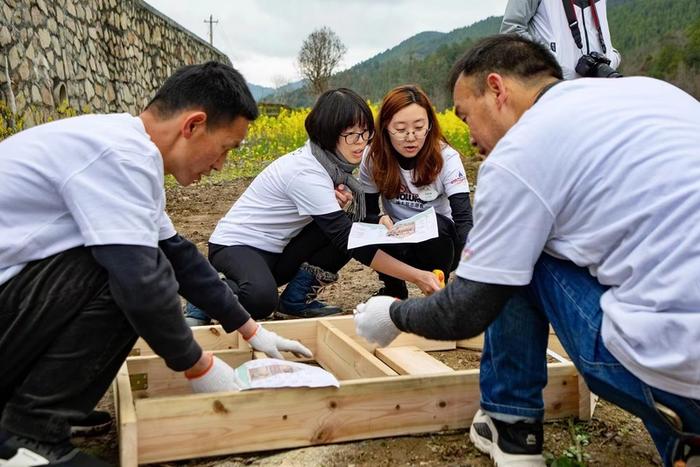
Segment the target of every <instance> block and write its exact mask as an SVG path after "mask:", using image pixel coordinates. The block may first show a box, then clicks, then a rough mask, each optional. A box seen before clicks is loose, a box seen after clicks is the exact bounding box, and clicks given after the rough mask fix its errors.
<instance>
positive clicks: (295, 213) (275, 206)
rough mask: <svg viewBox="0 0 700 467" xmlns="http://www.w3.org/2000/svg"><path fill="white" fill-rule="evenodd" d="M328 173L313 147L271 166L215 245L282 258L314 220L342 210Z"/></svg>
mask: <svg viewBox="0 0 700 467" xmlns="http://www.w3.org/2000/svg"><path fill="white" fill-rule="evenodd" d="M339 210H340V206H339V205H338V201H337V200H336V198H335V187H334V185H333V180H331V177H330V175H328V172H326V170H325V169H324V168H323V166H322V165H321V163H320V162H318V161H317V160H316V158H315V157H314V156H313V154H311V148H310V146H309V143H308V142H307V143H306V144H305V145H304V146H302V147H300V148H299V149H297V150H295V151H293V152H290V153H289V154H286V155H284V156H282V157H280V158H279V159H277V160H275V161H274V162H273V163H271V164H270V165H268V166H267V167H265V170H263V171H262V172H261V173H260V175H258V176H257V177H255V180H253V183H251V184H250V186H249V187H248V189H247V190H246V191H245V192H244V193H243V194H242V195H241V197H240V198H238V201H236V202H235V203H234V205H233V206H232V207H231V209H230V210H229V211H228V213H226V215H225V216H224V217H223V218H222V219H221V220H220V221H219V223H218V224H217V225H216V229H214V232H213V233H212V234H211V237H210V238H209V241H210V242H211V243H216V244H218V245H226V246H232V245H247V246H252V247H255V248H259V249H261V250H264V251H269V252H271V253H281V252H282V250H284V247H285V246H287V243H289V241H290V240H291V239H292V238H294V237H295V236H297V235H298V234H299V232H301V230H302V229H303V228H304V227H306V225H308V224H309V223H310V222H311V221H312V218H311V216H317V215H323V214H329V213H331V212H335V211H339Z"/></svg>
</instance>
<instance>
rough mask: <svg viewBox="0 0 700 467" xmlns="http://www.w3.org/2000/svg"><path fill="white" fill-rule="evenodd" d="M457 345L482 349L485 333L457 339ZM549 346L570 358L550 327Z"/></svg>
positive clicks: (461, 347) (463, 347) (557, 352)
mask: <svg viewBox="0 0 700 467" xmlns="http://www.w3.org/2000/svg"><path fill="white" fill-rule="evenodd" d="M457 347H458V348H460V349H471V350H482V349H483V348H484V335H483V334H479V335H478V336H476V337H471V338H469V339H460V340H458V341H457ZM547 348H548V349H550V350H552V351H553V352H555V353H556V354H558V355H559V356H562V357H564V358H566V359H569V355H568V354H567V353H566V350H564V346H563V345H561V342H559V339H558V338H557V335H556V334H555V333H554V330H552V328H551V327H550V329H549V341H548V342H547Z"/></svg>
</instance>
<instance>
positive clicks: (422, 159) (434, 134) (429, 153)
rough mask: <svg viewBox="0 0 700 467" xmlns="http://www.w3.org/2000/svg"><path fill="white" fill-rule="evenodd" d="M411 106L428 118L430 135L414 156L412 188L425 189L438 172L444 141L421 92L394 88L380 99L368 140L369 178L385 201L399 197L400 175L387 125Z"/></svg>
mask: <svg viewBox="0 0 700 467" xmlns="http://www.w3.org/2000/svg"><path fill="white" fill-rule="evenodd" d="M411 104H418V105H420V106H421V107H423V108H424V109H425V111H426V113H427V114H428V125H429V126H430V131H428V134H427V135H426V137H425V142H424V143H423V147H422V148H421V150H420V151H419V152H418V154H417V155H416V166H415V168H414V170H413V183H414V184H415V185H416V186H425V185H429V184H430V183H432V182H433V181H435V179H436V178H437V176H438V174H439V173H440V171H441V170H442V165H443V160H442V146H443V145H444V144H447V140H446V139H445V137H444V136H443V134H442V131H441V130H440V125H439V124H438V121H437V117H436V115H435V111H434V110H433V106H432V104H431V103H430V100H429V99H428V96H427V95H426V94H425V92H424V91H423V90H422V89H421V88H420V87H418V86H416V85H404V86H398V87H396V88H394V89H392V90H391V91H389V93H388V94H387V95H386V96H384V100H382V105H381V108H380V109H379V116H378V117H377V124H376V130H375V135H376V136H375V138H374V139H373V140H372V146H371V147H370V153H369V157H370V160H371V165H372V178H373V179H374V183H375V184H376V185H377V188H378V189H379V192H380V193H381V194H382V195H384V196H385V197H386V198H387V199H394V198H396V197H398V196H399V193H400V190H401V176H400V174H401V172H400V168H399V163H398V161H397V160H396V156H397V155H398V152H397V151H396V149H394V146H393V145H392V144H391V139H390V135H389V131H388V129H387V127H388V125H389V122H391V119H392V118H394V115H396V113H397V112H399V111H400V110H401V109H403V108H404V107H408V106H409V105H411Z"/></svg>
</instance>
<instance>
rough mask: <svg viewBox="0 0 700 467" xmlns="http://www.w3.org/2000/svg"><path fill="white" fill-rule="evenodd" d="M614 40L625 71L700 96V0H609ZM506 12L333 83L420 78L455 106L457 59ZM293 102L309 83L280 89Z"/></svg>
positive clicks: (364, 85) (422, 39)
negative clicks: (452, 75)
mask: <svg viewBox="0 0 700 467" xmlns="http://www.w3.org/2000/svg"><path fill="white" fill-rule="evenodd" d="M608 19H609V23H610V31H611V35H612V39H613V44H614V45H615V47H616V48H617V49H618V50H619V51H620V52H621V54H622V59H623V61H622V67H621V72H622V73H624V74H627V75H638V74H641V75H648V76H654V77H657V78H660V79H665V80H667V81H670V82H672V83H673V84H675V85H677V86H679V87H681V88H682V89H684V90H686V91H687V92H689V93H690V94H692V95H694V96H695V97H700V2H699V1H698V0H608ZM501 20H502V17H493V16H492V17H489V18H487V19H485V20H482V21H479V22H477V23H474V24H472V25H471V26H467V27H464V28H459V29H455V30H453V31H451V32H449V33H440V32H435V31H427V32H422V33H419V34H416V35H415V36H412V37H410V38H408V39H406V40H405V41H403V42H401V43H400V44H399V45H397V46H396V47H393V48H391V49H388V50H386V51H384V52H382V53H380V54H378V55H375V56H374V57H372V58H370V59H369V60H366V61H364V62H362V63H359V64H357V65H355V66H353V67H352V68H349V69H348V70H344V71H342V72H339V73H337V74H335V75H334V76H333V77H332V79H331V85H332V86H346V87H351V88H352V89H354V90H355V91H357V92H358V93H360V94H361V95H363V96H365V97H367V98H368V99H369V100H370V101H372V102H379V101H381V99H382V97H383V96H384V94H386V92H387V91H388V90H389V89H391V88H392V87H394V86H396V85H399V84H403V83H417V84H419V85H420V86H421V87H423V89H425V91H426V92H427V93H428V95H430V97H431V99H432V101H433V103H434V104H435V105H436V107H437V108H438V109H443V108H446V107H449V106H451V105H452V104H451V95H450V94H451V93H450V92H449V91H448V90H447V89H446V87H445V85H446V82H445V81H446V79H447V77H448V73H449V70H450V68H451V67H452V64H453V63H454V62H455V60H456V59H457V58H458V57H459V56H460V55H461V54H462V53H463V52H464V50H466V49H467V48H468V47H469V46H470V45H471V44H472V43H473V41H474V40H475V39H478V38H480V37H483V36H487V35H490V34H495V33H497V32H498V30H499V28H500V24H501ZM278 99H279V100H280V101H281V102H282V103H285V104H287V105H291V106H310V105H312V104H313V96H311V95H310V94H309V92H308V90H307V89H306V88H302V89H298V90H295V91H293V92H290V93H284V94H279V95H278Z"/></svg>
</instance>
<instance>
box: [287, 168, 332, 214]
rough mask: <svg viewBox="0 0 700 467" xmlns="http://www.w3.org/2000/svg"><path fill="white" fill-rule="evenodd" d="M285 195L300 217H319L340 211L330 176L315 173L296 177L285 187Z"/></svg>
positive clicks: (301, 174)
mask: <svg viewBox="0 0 700 467" xmlns="http://www.w3.org/2000/svg"><path fill="white" fill-rule="evenodd" d="M287 195H288V196H289V198H290V199H291V200H292V202H293V203H294V205H295V206H296V207H297V210H298V211H299V214H300V215H302V216H320V215H323V214H328V213H331V212H335V211H340V205H339V204H338V200H337V199H336V198H335V187H334V186H333V181H332V180H331V178H330V176H328V175H326V174H325V173H324V174H321V173H317V172H306V173H300V174H298V175H296V176H295V177H294V178H293V179H292V180H291V181H290V182H289V185H288V186H287Z"/></svg>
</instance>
